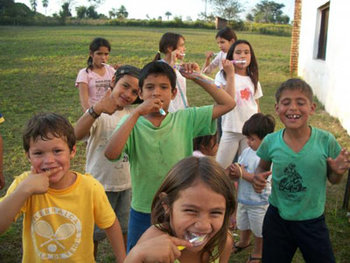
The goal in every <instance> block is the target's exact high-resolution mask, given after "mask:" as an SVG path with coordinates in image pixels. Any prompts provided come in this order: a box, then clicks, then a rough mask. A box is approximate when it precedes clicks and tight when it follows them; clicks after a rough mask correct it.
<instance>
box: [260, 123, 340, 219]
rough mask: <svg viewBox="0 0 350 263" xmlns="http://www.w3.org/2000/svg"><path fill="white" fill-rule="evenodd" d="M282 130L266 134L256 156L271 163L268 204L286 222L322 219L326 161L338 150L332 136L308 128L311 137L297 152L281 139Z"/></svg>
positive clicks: (336, 153)
mask: <svg viewBox="0 0 350 263" xmlns="http://www.w3.org/2000/svg"><path fill="white" fill-rule="evenodd" d="M283 133H284V129H282V130H280V131H277V132H275V133H272V134H269V135H267V136H266V137H265V138H264V140H263V142H262V143H261V145H260V147H259V149H258V151H257V155H258V156H259V157H260V158H261V159H263V160H265V161H270V162H272V192H271V195H270V198H269V202H270V204H272V205H273V206H275V207H277V208H278V212H279V214H280V216H281V217H282V218H283V219H285V220H308V219H313V218H317V217H319V216H321V215H322V214H323V212H324V207H325V201H326V182H327V158H328V157H331V158H336V157H337V156H338V155H339V153H340V150H341V147H340V145H339V144H338V142H337V141H336V139H335V138H334V136H333V135H332V134H330V133H329V132H327V131H324V130H321V129H317V128H314V127H311V136H310V138H309V140H308V141H307V142H306V144H305V145H304V147H303V148H302V149H301V151H300V152H298V153H296V152H294V151H293V150H292V149H291V148H290V147H289V146H288V145H287V144H286V143H285V142H284V140H283Z"/></svg>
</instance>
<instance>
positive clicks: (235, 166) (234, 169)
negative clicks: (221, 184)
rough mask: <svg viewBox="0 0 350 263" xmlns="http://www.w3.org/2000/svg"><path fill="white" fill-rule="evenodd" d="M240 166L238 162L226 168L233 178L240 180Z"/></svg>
mask: <svg viewBox="0 0 350 263" xmlns="http://www.w3.org/2000/svg"><path fill="white" fill-rule="evenodd" d="M238 166H239V164H238V163H233V164H231V165H230V166H229V167H227V168H226V169H227V170H228V172H229V173H228V175H229V176H230V178H231V179H233V180H238V179H239V178H240V177H241V172H242V170H240V169H239V168H240V167H238ZM241 169H242V168H241Z"/></svg>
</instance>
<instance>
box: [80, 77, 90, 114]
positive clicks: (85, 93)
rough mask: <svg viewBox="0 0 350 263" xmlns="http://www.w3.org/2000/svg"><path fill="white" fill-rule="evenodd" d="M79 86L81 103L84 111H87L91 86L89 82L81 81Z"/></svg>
mask: <svg viewBox="0 0 350 263" xmlns="http://www.w3.org/2000/svg"><path fill="white" fill-rule="evenodd" d="M78 88H79V98H80V104H81V107H82V108H83V111H84V112H85V111H86V110H87V109H88V108H89V107H90V105H89V87H88V84H86V83H83V82H79V84H78Z"/></svg>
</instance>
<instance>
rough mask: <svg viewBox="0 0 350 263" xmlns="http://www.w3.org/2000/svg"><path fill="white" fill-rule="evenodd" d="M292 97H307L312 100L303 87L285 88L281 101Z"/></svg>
mask: <svg viewBox="0 0 350 263" xmlns="http://www.w3.org/2000/svg"><path fill="white" fill-rule="evenodd" d="M292 98H300V99H305V100H307V101H309V102H312V101H310V98H309V96H308V94H307V93H306V92H305V91H304V90H302V89H284V90H282V91H281V95H280V100H279V101H281V100H283V99H292Z"/></svg>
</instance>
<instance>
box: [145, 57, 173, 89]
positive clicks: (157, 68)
mask: <svg viewBox="0 0 350 263" xmlns="http://www.w3.org/2000/svg"><path fill="white" fill-rule="evenodd" d="M151 74H156V75H163V76H166V77H167V78H168V79H169V81H170V84H171V90H174V89H176V74H175V71H174V69H173V68H172V67H170V66H169V65H168V63H165V62H162V61H152V62H150V63H148V64H147V65H145V66H144V67H143V68H142V69H141V72H140V78H139V87H140V89H141V91H142V87H143V82H144V81H145V79H146V78H147V77H148V76H149V75H151Z"/></svg>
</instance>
